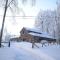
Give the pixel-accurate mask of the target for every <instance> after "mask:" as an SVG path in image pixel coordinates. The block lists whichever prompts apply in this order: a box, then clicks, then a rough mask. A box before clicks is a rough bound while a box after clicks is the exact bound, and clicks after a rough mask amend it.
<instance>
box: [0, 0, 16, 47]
mask: <svg viewBox="0 0 60 60" xmlns="http://www.w3.org/2000/svg"><path fill="white" fill-rule="evenodd" d="M1 2H2V1H1ZM4 2H5V4H4V15H3V21H2V28H1V34H0V47H1V42H2V36H3V29H4V22H5V17H6V12H7V8H8V7H10V4H11V3H13V4H14V5H15V6H16V4H15V2H16V0H4Z"/></svg>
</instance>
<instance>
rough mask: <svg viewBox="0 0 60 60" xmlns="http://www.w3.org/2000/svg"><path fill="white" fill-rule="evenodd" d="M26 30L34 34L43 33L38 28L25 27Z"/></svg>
mask: <svg viewBox="0 0 60 60" xmlns="http://www.w3.org/2000/svg"><path fill="white" fill-rule="evenodd" d="M24 28H25V29H26V30H27V31H29V32H34V33H38V34H42V33H43V32H42V31H40V29H37V28H26V27H24Z"/></svg>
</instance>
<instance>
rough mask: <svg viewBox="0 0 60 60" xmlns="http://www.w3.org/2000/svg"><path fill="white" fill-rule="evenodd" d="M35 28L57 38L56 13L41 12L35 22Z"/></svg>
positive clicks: (49, 11)
mask: <svg viewBox="0 0 60 60" xmlns="http://www.w3.org/2000/svg"><path fill="white" fill-rule="evenodd" d="M35 27H37V28H39V29H40V30H41V31H43V32H47V33H49V34H51V35H52V36H53V37H56V11H55V10H54V11H51V10H46V11H40V12H39V14H38V15H37V18H36V21H35Z"/></svg>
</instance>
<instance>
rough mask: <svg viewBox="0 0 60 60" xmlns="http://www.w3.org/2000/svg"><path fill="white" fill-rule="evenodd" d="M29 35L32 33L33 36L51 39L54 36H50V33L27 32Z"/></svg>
mask: <svg viewBox="0 0 60 60" xmlns="http://www.w3.org/2000/svg"><path fill="white" fill-rule="evenodd" d="M29 34H30V35H33V36H38V37H46V38H51V39H54V37H52V36H51V35H49V34H46V33H43V34H38V33H32V32H31V33H29Z"/></svg>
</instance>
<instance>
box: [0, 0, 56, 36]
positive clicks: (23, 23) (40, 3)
mask: <svg viewBox="0 0 60 60" xmlns="http://www.w3.org/2000/svg"><path fill="white" fill-rule="evenodd" d="M21 1H22V0H19V4H18V6H19V7H20V8H19V12H17V14H16V11H15V12H14V14H15V15H16V16H18V17H15V18H13V17H11V16H13V15H14V14H13V12H11V10H9V9H8V11H7V14H6V15H7V17H6V21H5V27H6V28H7V31H8V32H9V33H11V34H13V35H19V32H20V30H21V28H22V27H30V28H32V27H34V22H35V17H24V18H23V17H19V16H24V15H25V16H37V14H38V12H39V11H40V9H43V10H45V9H52V10H53V9H55V7H56V3H55V2H56V0H54V1H52V0H51V1H49V3H50V4H48V0H46V1H45V0H37V1H36V5H35V6H33V7H32V6H31V5H30V3H31V2H30V1H31V0H28V2H27V3H26V4H25V5H22V3H21ZM44 1H45V2H44ZM51 3H52V4H53V5H52V6H50V5H51ZM47 4H48V6H47ZM22 10H23V11H22ZM0 15H3V9H1V8H0ZM14 21H15V22H14ZM1 22H2V16H0V27H1Z"/></svg>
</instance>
